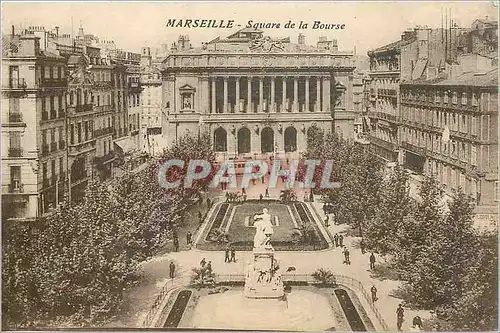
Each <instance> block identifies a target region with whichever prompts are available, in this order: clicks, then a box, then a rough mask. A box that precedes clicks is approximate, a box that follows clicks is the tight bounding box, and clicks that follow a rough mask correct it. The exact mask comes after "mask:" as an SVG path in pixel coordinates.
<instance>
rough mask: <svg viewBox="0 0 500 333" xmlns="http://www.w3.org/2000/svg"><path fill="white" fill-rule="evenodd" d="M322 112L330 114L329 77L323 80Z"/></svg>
mask: <svg viewBox="0 0 500 333" xmlns="http://www.w3.org/2000/svg"><path fill="white" fill-rule="evenodd" d="M323 111H324V112H330V77H329V76H326V77H324V78H323Z"/></svg>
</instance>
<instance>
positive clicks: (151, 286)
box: [107, 181, 430, 331]
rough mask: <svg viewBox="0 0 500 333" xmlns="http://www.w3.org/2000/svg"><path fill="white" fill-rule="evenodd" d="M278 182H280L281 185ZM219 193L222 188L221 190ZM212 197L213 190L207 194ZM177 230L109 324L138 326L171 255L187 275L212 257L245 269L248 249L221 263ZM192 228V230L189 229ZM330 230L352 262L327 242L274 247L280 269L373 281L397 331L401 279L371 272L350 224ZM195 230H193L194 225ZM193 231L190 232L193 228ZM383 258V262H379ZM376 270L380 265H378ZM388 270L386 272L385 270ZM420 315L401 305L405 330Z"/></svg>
mask: <svg viewBox="0 0 500 333" xmlns="http://www.w3.org/2000/svg"><path fill="white" fill-rule="evenodd" d="M266 187H267V182H266V183H265V184H263V183H262V182H261V181H256V184H255V185H251V186H250V188H249V189H247V196H248V198H258V197H259V195H260V194H261V193H262V194H264V193H265V189H266ZM280 187H281V186H280ZM280 187H278V188H276V189H269V194H270V196H271V198H278V197H279V193H280V191H281V188H280ZM297 192H298V197H299V200H302V199H303V197H304V194H306V193H305V192H299V191H297ZM219 195H221V193H220V192H219ZM210 197H211V198H213V194H212V193H211V194H210ZM312 205H314V206H315V208H316V210H317V212H318V214H319V215H320V217H321V218H323V217H324V214H323V210H322V203H320V202H319V197H316V198H315V201H314V203H312ZM191 210H192V212H191V215H192V216H193V219H195V218H194V216H195V213H197V211H198V210H202V211H203V212H205V210H206V206H205V203H203V205H201V206H193V207H192V209H191ZM193 225H195V224H192V225H191V227H189V226H188V227H187V228H185V230H181V231H180V233H179V237H180V238H179V240H180V245H181V250H180V251H179V252H170V253H164V254H160V255H158V256H155V257H154V258H152V259H151V260H149V261H147V262H144V263H143V264H142V270H143V272H144V277H145V279H144V280H143V281H141V283H140V284H139V285H138V286H137V287H136V288H134V289H133V290H132V291H131V292H130V293H129V296H128V303H129V304H128V307H126V308H127V309H128V311H127V313H126V315H125V316H120V318H117V320H115V321H114V322H113V323H110V324H109V325H107V326H115V327H116V326H125V327H134V326H135V327H137V326H139V325H140V323H141V322H142V320H143V319H144V317H145V315H146V313H147V311H148V309H149V306H151V303H152V302H153V300H154V298H155V297H156V295H157V294H158V293H159V291H160V290H161V288H162V287H163V285H165V283H166V282H167V281H168V280H169V279H168V276H169V268H168V267H169V264H170V262H171V261H174V263H175V264H176V267H177V269H176V276H181V275H182V276H186V275H189V274H190V273H191V270H192V269H193V268H197V267H199V263H200V261H201V260H202V259H203V258H205V260H206V261H207V262H208V261H211V262H212V268H213V271H214V272H215V273H217V274H221V275H225V274H228V275H230V274H243V273H244V266H245V263H246V262H248V260H250V259H252V252H251V251H241V252H237V253H236V259H237V260H236V263H225V262H224V252H223V251H202V250H198V249H191V248H190V247H188V246H187V245H186V240H185V238H184V237H185V236H184V235H185V232H186V230H187V229H189V228H191V229H192V228H193V227H192V226H193ZM191 229H190V230H191ZM328 230H329V231H330V233H331V234H332V235H334V234H335V233H339V234H343V235H344V245H346V246H347V248H348V249H349V251H350V253H351V265H345V264H343V260H344V256H343V254H342V250H341V248H340V247H338V248H330V249H327V250H323V251H310V252H305V251H303V252H298V251H277V252H276V258H277V259H278V260H279V261H280V265H281V267H283V269H284V270H286V268H288V267H295V271H294V273H296V274H311V273H313V272H314V271H316V270H317V269H319V268H324V269H328V270H331V271H332V272H333V273H334V274H340V275H345V276H348V277H352V278H354V279H356V280H358V281H360V282H361V283H362V284H363V286H364V288H365V289H366V290H367V291H368V292H369V290H370V288H371V286H372V285H375V286H376V288H377V290H378V293H377V296H378V300H377V302H376V303H375V306H376V307H377V309H378V310H379V312H380V314H381V316H382V317H383V318H384V320H385V322H386V324H387V326H388V328H389V330H390V331H396V330H397V326H396V308H397V307H398V304H400V303H401V302H402V300H401V299H399V298H396V297H394V296H393V293H394V291H396V290H397V289H398V287H399V286H400V285H401V283H400V281H397V280H396V279H395V278H394V277H391V276H388V277H387V276H384V274H374V272H372V271H371V270H370V269H369V256H370V253H365V254H361V250H360V249H359V246H358V243H359V240H360V238H359V237H355V236H353V235H352V232H350V233H348V230H349V226H347V225H330V226H329V227H328ZM193 231H194V230H193ZM193 231H192V232H193ZM195 237H196V234H195V233H194V232H193V239H194V238H195ZM381 261H382V262H381ZM383 261H384V260H383V259H381V258H379V257H378V256H377V262H376V268H380V269H383V267H384V266H385V265H383ZM376 271H377V272H379V269H376ZM387 273H390V272H387ZM385 275H388V274H385ZM417 314H418V315H419V316H420V317H421V318H422V319H426V318H430V313H429V312H428V311H414V310H411V309H407V308H406V309H405V321H404V323H403V330H404V331H411V330H412V319H413V317H414V316H416V315H417Z"/></svg>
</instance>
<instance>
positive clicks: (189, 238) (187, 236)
mask: <svg viewBox="0 0 500 333" xmlns="http://www.w3.org/2000/svg"><path fill="white" fill-rule="evenodd" d="M191 237H193V235H192V234H191V231H188V232H187V234H186V243H187V245H191Z"/></svg>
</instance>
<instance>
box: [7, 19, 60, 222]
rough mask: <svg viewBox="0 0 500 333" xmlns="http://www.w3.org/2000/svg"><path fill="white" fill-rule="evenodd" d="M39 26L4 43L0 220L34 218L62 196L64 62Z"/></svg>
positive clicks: (52, 206)
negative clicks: (46, 47)
mask: <svg viewBox="0 0 500 333" xmlns="http://www.w3.org/2000/svg"><path fill="white" fill-rule="evenodd" d="M40 30H41V27H40V28H38V27H35V28H34V29H31V30H30V31H25V32H24V33H23V34H15V31H14V29H13V30H12V34H11V35H9V36H3V38H2V44H3V47H2V71H3V73H4V75H3V76H2V142H3V144H2V218H3V219H11V218H14V219H30V218H36V217H38V216H40V215H42V214H44V213H45V212H48V211H49V210H50V209H52V208H54V207H56V205H57V203H58V202H61V201H62V200H63V198H64V195H65V193H66V184H67V173H66V170H67V156H66V105H67V100H66V91H67V86H68V84H67V76H66V72H67V66H66V59H65V58H64V57H62V56H60V55H58V54H57V53H52V52H50V51H47V50H45V48H44V46H45V44H44V43H45V41H44V40H43V39H42V38H41V37H40V35H39V32H40Z"/></svg>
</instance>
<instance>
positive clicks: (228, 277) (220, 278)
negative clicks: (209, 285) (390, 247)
mask: <svg viewBox="0 0 500 333" xmlns="http://www.w3.org/2000/svg"><path fill="white" fill-rule="evenodd" d="M281 278H282V280H283V282H305V283H307V284H319V283H320V282H319V281H318V280H316V279H315V278H314V277H313V276H312V275H310V274H283V275H282V277H281ZM334 278H335V281H336V283H337V284H340V285H345V286H349V287H352V288H354V289H356V290H357V291H359V292H360V293H361V294H362V295H363V297H364V299H365V300H366V302H367V304H368V305H369V307H370V309H371V311H372V312H373V314H374V315H375V317H376V318H377V320H378V322H379V323H380V325H381V326H382V328H383V329H384V331H389V328H388V327H387V324H386V323H385V320H384V318H382V315H381V314H380V312H379V311H378V309H377V308H376V307H375V304H373V302H372V299H371V296H370V294H369V293H368V292H367V291H366V289H365V288H364V286H363V284H362V283H361V282H359V281H358V280H356V279H354V278H352V277H349V276H345V275H334ZM215 281H216V282H217V283H220V282H244V281H245V275H244V274H216V276H215ZM189 283H190V277H189V276H183V277H178V278H173V279H170V280H168V281H167V282H166V283H165V285H164V286H163V288H162V290H161V291H160V293H159V294H158V295H157V296H156V298H155V301H154V302H153V305H152V306H151V308H150V309H149V311H148V313H147V315H146V318H145V319H144V321H143V323H142V327H151V325H153V324H154V322H153V321H154V319H155V318H156V317H157V315H158V313H159V312H160V311H162V310H163V308H162V305H163V303H164V302H165V298H166V296H167V294H168V293H170V292H171V291H172V290H174V289H177V288H180V287H183V286H187V285H189Z"/></svg>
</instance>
